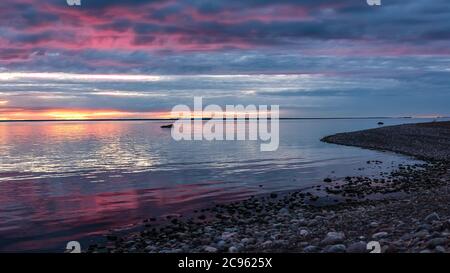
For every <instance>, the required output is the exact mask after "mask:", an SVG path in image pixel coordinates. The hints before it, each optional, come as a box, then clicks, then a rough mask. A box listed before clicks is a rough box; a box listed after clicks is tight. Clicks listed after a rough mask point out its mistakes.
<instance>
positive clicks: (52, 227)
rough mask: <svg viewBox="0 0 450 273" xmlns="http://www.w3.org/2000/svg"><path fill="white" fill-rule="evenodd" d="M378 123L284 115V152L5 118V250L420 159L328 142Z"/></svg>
mask: <svg viewBox="0 0 450 273" xmlns="http://www.w3.org/2000/svg"><path fill="white" fill-rule="evenodd" d="M378 121H379V120H373V119H360V120H359V119H347V120H345V119H344V120H326V119H324V120H282V121H281V124H280V146H279V149H278V150H277V151H275V152H260V143H259V142H257V141H213V142H208V141H180V142H176V141H174V140H172V138H171V135H170V130H168V129H162V128H160V126H161V125H162V124H164V123H161V122H155V121H111V122H29V123H0V251H61V252H62V251H64V249H65V245H66V243H67V242H68V241H71V240H80V241H81V242H85V241H86V240H87V238H92V237H95V236H96V235H100V234H102V233H104V232H105V231H108V230H111V229H117V228H124V227H129V226H131V225H133V224H136V223H139V222H140V221H141V220H142V219H145V218H149V217H164V216H166V215H168V214H183V213H187V212H190V211H192V210H194V209H196V208H200V207H205V206H211V205H212V204H214V203H220V202H229V201H234V200H239V199H243V198H246V197H249V196H251V195H257V194H265V193H269V192H276V191H286V190H293V189H303V188H308V187H311V186H313V185H315V184H317V183H321V182H322V180H323V179H324V178H325V177H328V176H330V177H336V178H339V177H344V176H347V175H352V174H355V175H356V174H361V170H358V169H359V168H360V167H364V166H366V161H367V160H381V161H383V164H382V165H380V166H379V167H378V168H380V169H386V170H387V169H389V168H391V166H392V163H393V162H394V163H395V164H398V163H407V162H410V161H411V160H412V159H410V158H407V157H404V156H399V155H395V154H392V153H383V152H376V151H370V150H363V149H359V148H353V147H344V146H338V145H332V144H326V143H322V142H320V138H322V137H323V136H326V135H329V134H333V133H337V132H344V131H352V130H359V129H366V128H372V127H377V122H378ZM424 121H428V120H426V119H421V120H415V119H386V120H383V122H384V123H385V125H392V124H401V123H410V122H424ZM242 122H245V121H242ZM380 169H373V170H367V169H366V170H364V174H368V175H376V174H378V173H379V172H380Z"/></svg>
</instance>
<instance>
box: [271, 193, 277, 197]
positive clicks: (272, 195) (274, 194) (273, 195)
mask: <svg viewBox="0 0 450 273" xmlns="http://www.w3.org/2000/svg"><path fill="white" fill-rule="evenodd" d="M277 196H278V194H276V193H271V194H270V198H277Z"/></svg>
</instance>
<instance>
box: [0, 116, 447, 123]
mask: <svg viewBox="0 0 450 273" xmlns="http://www.w3.org/2000/svg"><path fill="white" fill-rule="evenodd" d="M412 118H418V119H426V118H450V117H446V116H442V117H413V116H400V117H393V116H373V117H284V118H279V119H280V120H321V119H324V120H325V119H331V120H332V119H412ZM211 119H214V118H110V119H15V120H14V119H12V120H0V123H9V122H11V123H13V122H64V121H66V122H80V121H91V122H96V121H176V120H211ZM226 119H227V118H223V119H222V120H226ZM258 119H259V118H233V119H229V120H258ZM268 119H270V117H269V118H268Z"/></svg>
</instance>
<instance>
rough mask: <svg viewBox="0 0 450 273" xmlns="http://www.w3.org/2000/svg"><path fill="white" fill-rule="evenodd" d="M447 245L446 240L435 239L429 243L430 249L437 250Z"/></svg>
mask: <svg viewBox="0 0 450 273" xmlns="http://www.w3.org/2000/svg"><path fill="white" fill-rule="evenodd" d="M446 243H447V239H446V238H434V239H431V240H429V241H428V242H427V246H428V248H435V247H437V246H441V245H445V244H446Z"/></svg>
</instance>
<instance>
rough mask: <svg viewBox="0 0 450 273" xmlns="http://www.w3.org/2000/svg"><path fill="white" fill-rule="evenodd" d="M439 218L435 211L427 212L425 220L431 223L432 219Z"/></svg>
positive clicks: (437, 219)
mask: <svg viewBox="0 0 450 273" xmlns="http://www.w3.org/2000/svg"><path fill="white" fill-rule="evenodd" d="M440 219H441V218H440V217H439V214H437V213H436V212H433V213H432V214H429V215H428V216H427V217H425V221H426V222H428V223H431V222H433V221H439V220H440Z"/></svg>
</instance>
